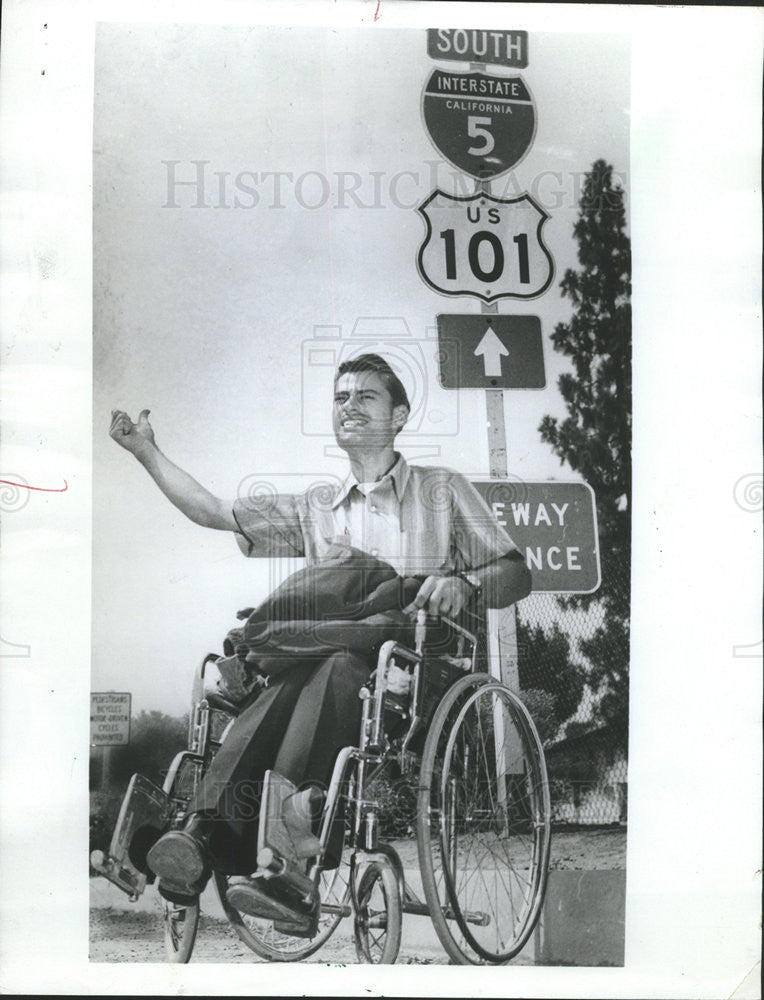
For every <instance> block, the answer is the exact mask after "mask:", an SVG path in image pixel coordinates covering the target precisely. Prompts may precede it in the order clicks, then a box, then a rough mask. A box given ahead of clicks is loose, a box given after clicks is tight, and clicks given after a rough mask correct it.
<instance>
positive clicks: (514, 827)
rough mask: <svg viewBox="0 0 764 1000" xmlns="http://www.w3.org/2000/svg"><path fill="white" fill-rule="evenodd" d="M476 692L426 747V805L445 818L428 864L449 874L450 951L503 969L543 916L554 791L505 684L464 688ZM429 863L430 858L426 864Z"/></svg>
mask: <svg viewBox="0 0 764 1000" xmlns="http://www.w3.org/2000/svg"><path fill="white" fill-rule="evenodd" d="M470 686H471V687H472V688H475V687H477V690H473V691H472V693H469V694H467V695H466V696H464V697H462V698H461V699H458V698H457V697H456V696H454V698H453V699H452V701H451V702H450V703H449V704H448V705H445V706H444V708H443V711H442V713H441V717H440V720H439V721H440V730H439V732H438V733H436V734H433V735H432V738H431V739H430V740H429V741H428V743H429V747H430V755H431V757H432V772H430V770H428V771H427V776H428V780H429V781H430V785H429V789H430V794H429V799H430V802H431V805H430V807H429V808H430V809H431V810H432V809H433V808H434V809H435V810H437V816H438V821H437V823H436V827H437V829H432V830H431V836H430V844H429V855H430V864H431V866H432V867H433V870H435V869H436V868H437V867H438V866H440V867H441V868H442V872H439V877H438V878H437V880H436V881H434V884H433V887H434V888H436V891H437V893H438V898H439V901H440V906H439V910H441V912H443V914H444V916H445V917H446V921H445V923H444V925H443V926H441V927H439V928H438V932H439V934H440V936H441V940H442V941H443V943H444V944H445V945H446V947H447V950H448V951H449V953H450V954H451V955H452V957H457V956H458V957H459V960H461V961H465V960H466V961H470V962H481V961H482V962H485V961H488V962H501V961H507V960H508V959H509V958H511V957H513V956H514V955H516V954H517V953H518V952H519V951H520V949H521V948H522V947H523V945H524V944H525V942H526V941H527V939H528V937H529V935H530V933H531V931H532V929H533V925H534V924H535V921H536V919H537V917H538V913H539V910H540V906H541V900H542V897H543V888H544V884H545V879H546V867H547V864H548V838H549V807H548V786H547V783H546V772H545V769H544V766H543V751H542V750H541V747H540V744H538V742H537V737H536V735H535V731H534V730H533V727H532V723H530V722H528V718H527V713H525V710H524V709H523V707H522V705H521V703H519V701H518V700H517V699H516V698H515V696H514V695H512V694H511V692H509V690H508V689H507V688H505V687H504V686H503V685H501V684H499V683H498V682H494V681H489V680H488V679H486V682H483V684H482V685H480V682H479V681H471V682H470V681H465V683H464V685H463V690H465V691H469V688H470ZM429 766H430V765H428V768H429ZM430 774H431V776H430ZM427 861H428V859H427V856H426V854H425V855H424V856H422V864H423V866H424V865H426V864H427ZM436 926H438V921H437V920H436ZM444 927H445V930H444ZM447 935H448V936H447ZM454 945H455V947H453V946H454Z"/></svg>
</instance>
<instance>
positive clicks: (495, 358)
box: [473, 326, 509, 378]
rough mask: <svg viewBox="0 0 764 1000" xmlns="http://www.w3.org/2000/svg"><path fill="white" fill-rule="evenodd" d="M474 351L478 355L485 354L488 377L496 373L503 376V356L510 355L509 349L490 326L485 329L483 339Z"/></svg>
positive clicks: (484, 365)
mask: <svg viewBox="0 0 764 1000" xmlns="http://www.w3.org/2000/svg"><path fill="white" fill-rule="evenodd" d="M473 353H474V354H476V355H478V356H479V355H481V354H482V355H483V367H484V368H485V374H486V378H491V377H492V376H494V375H496V376H498V377H499V378H501V357H502V355H504V356H505V357H507V356H508V355H509V351H508V350H507V349H506V347H505V346H504V344H502V342H501V341H500V340H499V338H498V337H497V336H496V334H495V333H494V332H493V330H492V329H491V327H490V326H489V327H488V329H487V330H486V331H485V334H484V336H483V339H482V340H481V341H480V343H479V344H478V345H477V347H476V348H475V350H474V351H473Z"/></svg>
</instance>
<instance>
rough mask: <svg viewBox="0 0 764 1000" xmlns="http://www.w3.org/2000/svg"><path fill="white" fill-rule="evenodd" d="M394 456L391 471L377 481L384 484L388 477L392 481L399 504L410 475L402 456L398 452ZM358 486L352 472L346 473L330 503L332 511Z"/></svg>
mask: <svg viewBox="0 0 764 1000" xmlns="http://www.w3.org/2000/svg"><path fill="white" fill-rule="evenodd" d="M395 454H396V456H397V461H396V463H395V465H394V466H393V467H392V469H390V471H389V472H386V473H385V475H384V476H383V477H382V478H381V479H380V480H379V482H380V483H382V482H384V481H385V479H387V478H388V477H389V478H390V479H392V481H393V487H394V489H395V495H396V497H397V498H398V502H399V503H400V501H401V498H402V497H403V492H404V490H405V489H406V484H407V483H408V481H409V476H410V475H411V472H410V470H409V467H408V463H407V462H406V459H405V458H404V457H403V455H401V454H399V453H398V452H396V453H395ZM358 485H359V484H358V480H357V479H356V477H355V476H354V475H353V472H352V470H351V471H350V472H348V474H347V476H346V477H345V479H344V481H343V483H342V486H341V487H340V489H339V492H338V493H337V496H336V497H335V498H334V502H333V503H332V510H336V509H337V507H339V506H340V504H341V503H343V502H344V501H345V500H346V499H347V497H348V494H349V493H350V491H351V490H352V489H353V487H354V486H358ZM375 485H376V484H375Z"/></svg>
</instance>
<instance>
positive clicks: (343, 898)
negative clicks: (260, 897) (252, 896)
mask: <svg viewBox="0 0 764 1000" xmlns="http://www.w3.org/2000/svg"><path fill="white" fill-rule="evenodd" d="M213 878H214V882H215V888H216V890H217V894H218V898H219V899H220V902H221V904H222V906H223V909H224V910H225V913H226V916H227V917H228V920H229V921H230V923H231V925H232V926H233V928H234V930H235V931H236V933H237V934H238V935H239V937H240V938H241V940H242V941H243V942H244V944H246V945H247V947H248V948H251V949H252V951H253V952H254V953H255V954H256V955H259V956H260V958H265V959H267V960H268V961H270V962H299V961H300V960H301V959H303V958H307V957H308V956H309V955H312V954H313V953H314V952H316V951H318V949H319V948H320V947H321V946H322V945H323V944H324V943H325V942H326V941H328V939H329V938H330V937H331V935H332V934H333V933H334V931H335V930H336V929H337V925H338V924H339V922H340V920H342V917H343V916H344V914H345V913H346V912H348V913H349V911H350V849H349V848H348V847H346V848H345V850H344V851H343V853H342V861H341V862H340V864H339V867H337V868H333V869H330V870H328V871H325V872H322V873H321V879H320V882H319V885H318V891H319V895H320V898H321V907H322V910H321V914H320V916H319V918H318V930H317V931H316V935H315V937H312V938H310V939H308V938H302V937H294V936H293V935H291V934H283V933H281V931H277V930H276V928H275V927H274V924H273V921H272V920H263V919H261V918H259V917H252V916H250V915H249V914H247V913H241V912H239V910H237V909H236V908H235V907H233V906H231V904H230V903H229V902H228V900H227V899H226V891H227V889H228V879H227V877H226V876H225V875H221V874H220V873H219V872H215V873H214V875H213Z"/></svg>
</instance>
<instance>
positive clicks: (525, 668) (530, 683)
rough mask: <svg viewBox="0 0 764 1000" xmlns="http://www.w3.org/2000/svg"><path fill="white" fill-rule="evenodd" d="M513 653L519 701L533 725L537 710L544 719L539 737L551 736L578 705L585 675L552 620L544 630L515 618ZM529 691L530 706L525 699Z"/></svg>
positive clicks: (565, 636) (537, 714)
mask: <svg viewBox="0 0 764 1000" xmlns="http://www.w3.org/2000/svg"><path fill="white" fill-rule="evenodd" d="M517 654H518V672H519V681H520V690H521V691H522V692H523V701H525V703H526V707H527V708H528V709H529V711H530V712H531V715H533V718H534V720H535V721H536V723H537V725H538V722H539V718H537V716H539V717H540V715H539V713H541V714H543V715H544V717H545V718H548V725H546V724H545V726H544V729H545V733H544V734H543V736H542V738H545V739H546V738H551V737H552V736H554V735H555V734H556V732H557V730H558V729H559V728H560V726H561V725H562V724H563V723H564V722H566V721H567V720H568V719H569V718H570V716H571V715H573V713H574V712H575V711H576V709H577V708H578V705H579V703H580V701H581V695H582V694H583V690H584V684H585V682H586V675H585V673H584V671H583V669H582V668H581V667H579V666H578V665H577V664H574V663H572V662H571V659H570V642H569V640H568V637H567V635H565V633H564V632H562V631H561V630H560V627H559V625H557V624H556V623H555V624H554V625H553V627H552V630H551V631H550V632H545V631H544V629H543V628H542V627H541V626H540V625H535V626H531V625H529V624H527V623H526V622H524V621H523V620H522V619H520V618H518V621H517ZM531 692H533V697H534V706H531V704H530V701H529V696H530V693H531ZM542 694H546V695H547V696H548V697H547V698H546V699H544V698H542V697H541V695H542ZM549 699H551V702H550V701H549ZM539 728H541V727H539Z"/></svg>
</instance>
